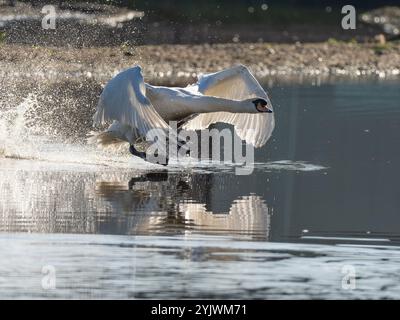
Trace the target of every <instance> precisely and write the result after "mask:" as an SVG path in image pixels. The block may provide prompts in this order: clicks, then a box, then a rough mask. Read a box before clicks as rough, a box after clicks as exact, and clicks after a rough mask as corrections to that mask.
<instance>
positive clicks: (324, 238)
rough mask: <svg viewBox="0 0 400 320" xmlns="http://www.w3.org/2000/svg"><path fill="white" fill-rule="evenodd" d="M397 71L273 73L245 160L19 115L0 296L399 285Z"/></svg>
mask: <svg viewBox="0 0 400 320" xmlns="http://www.w3.org/2000/svg"><path fill="white" fill-rule="evenodd" d="M398 86H399V83H398V82H391V81H385V82H378V81H376V80H370V81H368V82H365V81H364V82H349V81H344V82H343V81H338V82H334V83H330V84H322V85H310V84H301V85H290V86H289V85H284V86H279V85H275V86H274V87H272V88H269V91H270V93H271V95H272V97H273V102H274V106H275V116H276V123H277V127H276V129H275V132H274V134H273V137H272V139H271V140H270V141H269V142H268V144H267V145H266V146H265V147H264V148H262V149H260V150H257V152H256V157H255V160H256V164H255V168H254V171H253V173H252V174H251V175H249V176H237V175H235V170H234V168H235V167H234V166H232V165H231V166H228V165H216V164H213V163H205V164H199V163H194V164H190V165H188V166H187V167H185V168H182V167H178V166H176V167H172V168H170V169H169V170H165V169H163V168H159V167H155V166H152V165H148V164H146V163H144V162H143V161H141V160H136V159H132V158H131V157H129V156H128V155H127V154H126V153H121V154H116V155H113V156H110V155H109V154H108V153H107V152H100V151H97V150H95V149H94V148H91V147H88V146H86V145H84V144H64V143H55V142H54V139H50V141H49V138H48V137H47V138H43V137H40V138H37V137H32V136H24V134H23V133H24V127H23V124H22V129H21V130H19V133H18V134H15V133H14V134H13V135H8V136H7V139H4V140H6V141H5V142H7V143H5V142H4V141H3V145H0V148H3V158H0V163H1V168H0V231H1V233H0V248H1V257H2V260H1V262H0V288H1V290H0V292H1V293H0V297H17V298H21V297H35V298H43V297H54V298H61V297H69V298H141V297H145V298H174V297H178V298H179V297H193V298H196V297H201V298H207V297H208V298H215V297H219V298H344V297H358V298H399V297H400V291H399V289H400V288H399V287H398V284H399V283H400V282H399V277H400V276H399V275H400V272H399V271H400V270H399V269H400V267H399V264H398V262H399V261H398V260H399V258H398V251H399V247H398V244H399V239H400V238H399V236H400V232H399V227H398V226H399V225H400V216H399V215H398V209H399V207H400V202H399V200H398V199H399V198H400V197H399V190H398V188H397V181H398V178H399V172H400V170H399V168H398V163H400V162H399V160H400V159H399V158H400V152H399V151H398V150H397V146H398V145H399V140H400V138H399V135H398V128H399V120H400V113H399V110H400V109H399V105H398V101H399V100H400V92H399V90H398ZM16 124H18V121H17V122H16ZM15 128H18V125H15V126H14V130H15ZM11 137H13V139H14V140H13V139H11ZM17 138H18V139H19V140H18V139H17ZM0 140H1V139H0ZM21 146H23V148H21ZM16 158H17V159H16ZM27 233H29V234H27ZM48 266H52V267H54V270H55V274H56V283H57V284H56V289H49V288H46V286H43V283H42V281H43V279H44V277H45V276H46V274H45V273H46V272H45V271H46V270H47V269H46V268H47V267H48ZM348 266H350V267H351V268H354V270H355V273H356V287H355V289H349V290H346V286H343V279H344V276H345V275H346V270H348V269H346V268H348ZM43 267H45V269H43V270H42V268H43ZM42 271H43V272H42Z"/></svg>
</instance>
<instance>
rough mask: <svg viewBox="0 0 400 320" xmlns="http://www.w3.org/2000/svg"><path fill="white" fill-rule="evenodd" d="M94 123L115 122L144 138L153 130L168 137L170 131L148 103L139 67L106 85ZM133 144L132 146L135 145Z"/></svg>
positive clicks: (116, 77) (121, 74) (126, 71)
mask: <svg viewBox="0 0 400 320" xmlns="http://www.w3.org/2000/svg"><path fill="white" fill-rule="evenodd" d="M93 120H94V123H95V124H103V123H105V122H107V121H113V120H116V121H118V122H119V123H120V124H122V125H128V126H130V127H131V128H132V129H135V130H133V131H132V132H135V133H136V135H137V136H143V137H145V136H146V135H147V134H148V132H149V131H150V130H152V129H160V130H159V132H164V133H166V132H167V130H169V128H170V127H169V126H168V124H167V123H166V122H165V121H164V120H163V119H162V118H161V117H160V115H159V114H158V113H157V111H156V110H155V109H154V107H153V106H152V104H151V102H150V100H149V99H147V97H146V86H145V83H144V80H143V76H142V73H141V68H140V67H139V66H136V67H134V68H131V69H128V70H125V71H123V72H121V73H119V74H118V75H117V76H115V77H114V78H113V79H111V80H110V81H109V82H108V83H107V85H106V86H105V88H104V90H103V92H102V94H101V96H100V100H99V103H98V106H97V110H96V113H95V115H94V117H93ZM133 138H135V137H133ZM133 138H132V139H133ZM130 142H131V143H132V144H133V142H134V141H130Z"/></svg>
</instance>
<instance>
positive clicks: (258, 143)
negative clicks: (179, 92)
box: [183, 65, 275, 148]
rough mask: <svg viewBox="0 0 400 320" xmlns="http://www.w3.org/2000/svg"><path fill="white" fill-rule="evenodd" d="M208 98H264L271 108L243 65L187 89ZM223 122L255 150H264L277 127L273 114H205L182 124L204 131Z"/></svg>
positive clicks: (208, 76) (214, 74)
mask: <svg viewBox="0 0 400 320" xmlns="http://www.w3.org/2000/svg"><path fill="white" fill-rule="evenodd" d="M188 89H189V90H191V91H195V92H196V91H198V92H200V93H201V94H204V95H207V96H215V97H220V98H229V99H233V100H244V99H249V98H257V97H258V98H264V99H265V100H266V101H267V102H268V105H269V108H270V109H272V104H271V101H270V100H269V98H268V95H267V94H266V92H265V91H264V89H263V88H262V87H261V85H260V84H259V83H258V81H257V80H256V79H255V78H254V76H253V75H252V74H251V72H250V71H249V69H248V68H247V67H245V66H243V65H239V66H237V67H234V68H231V69H227V70H224V71H220V72H216V73H210V74H205V75H203V76H201V77H200V78H199V81H198V83H197V84H195V85H193V86H189V87H188ZM217 122H224V123H228V124H231V125H233V126H234V128H235V131H236V133H237V135H238V136H239V137H240V138H241V139H242V140H245V141H246V142H247V143H250V144H252V145H254V146H255V147H256V148H259V147H262V146H263V145H264V144H265V143H266V142H267V141H268V139H269V138H270V136H271V134H272V131H273V130H274V127H275V120H274V116H273V114H270V113H260V114H252V113H230V112H213V113H203V114H198V115H195V116H194V117H192V118H191V119H190V120H189V121H188V122H186V123H185V124H184V125H183V128H184V129H186V130H203V129H206V128H208V127H209V126H210V125H211V124H214V123H217Z"/></svg>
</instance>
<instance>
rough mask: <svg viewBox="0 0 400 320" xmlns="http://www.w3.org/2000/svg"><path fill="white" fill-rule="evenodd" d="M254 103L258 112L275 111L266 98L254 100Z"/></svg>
mask: <svg viewBox="0 0 400 320" xmlns="http://www.w3.org/2000/svg"><path fill="white" fill-rule="evenodd" d="M252 102H253V103H254V105H255V106H256V109H257V111H258V112H267V113H272V112H273V111H272V110H271V109H269V108H268V107H267V106H268V102H267V101H265V100H264V99H256V100H254V101H252Z"/></svg>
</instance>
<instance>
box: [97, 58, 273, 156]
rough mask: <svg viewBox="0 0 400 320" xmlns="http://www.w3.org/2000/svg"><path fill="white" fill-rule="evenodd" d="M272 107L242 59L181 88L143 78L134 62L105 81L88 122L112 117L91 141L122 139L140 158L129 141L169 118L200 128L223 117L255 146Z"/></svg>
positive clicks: (266, 131) (266, 133) (269, 125)
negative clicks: (164, 85) (239, 62)
mask: <svg viewBox="0 0 400 320" xmlns="http://www.w3.org/2000/svg"><path fill="white" fill-rule="evenodd" d="M272 112H273V111H272V105H271V102H270V100H269V98H268V95H267V93H266V92H265V91H264V89H263V88H262V87H261V85H260V84H259V83H258V82H257V80H256V79H255V78H254V76H253V75H252V74H251V73H250V71H249V69H248V68H247V67H245V66H243V65H239V66H235V67H233V68H230V69H226V70H223V71H219V72H216V73H211V74H205V75H203V76H201V77H199V79H198V82H197V83H196V84H193V85H189V86H187V87H186V88H169V87H160V86H152V85H150V84H148V83H145V82H144V80H143V76H142V72H141V68H140V67H139V66H135V67H133V68H130V69H127V70H125V71H122V72H121V73H119V74H118V75H116V76H115V77H114V78H113V79H111V80H110V81H109V82H108V83H107V85H106V86H105V88H104V90H103V92H102V94H101V96H100V99H99V103H98V106H97V110H96V113H95V115H94V118H93V119H94V124H95V125H96V124H104V123H106V122H109V121H113V123H112V124H111V126H110V127H109V128H108V129H107V130H106V131H105V132H103V133H99V134H97V135H95V136H93V137H92V138H91V141H92V142H95V143H97V144H99V145H100V146H107V145H112V144H116V143H121V142H122V141H126V142H129V144H130V148H129V150H130V152H131V153H132V154H133V155H135V156H139V157H141V158H145V157H146V153H145V152H139V151H138V150H136V149H135V147H134V144H135V142H137V141H138V139H143V137H145V136H146V134H147V133H148V132H149V131H150V130H151V129H162V130H164V131H169V130H170V129H171V128H170V126H169V125H168V122H169V121H178V122H179V123H180V124H181V125H180V127H179V129H185V130H203V129H206V128H207V127H209V126H210V125H211V124H213V123H217V122H225V123H228V124H231V125H233V126H234V128H235V131H236V133H237V134H238V136H239V137H240V138H241V139H242V140H245V141H246V143H249V144H252V145H253V146H254V147H256V148H259V147H261V146H263V145H264V144H265V143H266V142H267V140H268V139H269V137H270V136H271V133H272V131H273V129H274V116H273V113H272ZM249 129H252V130H249Z"/></svg>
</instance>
